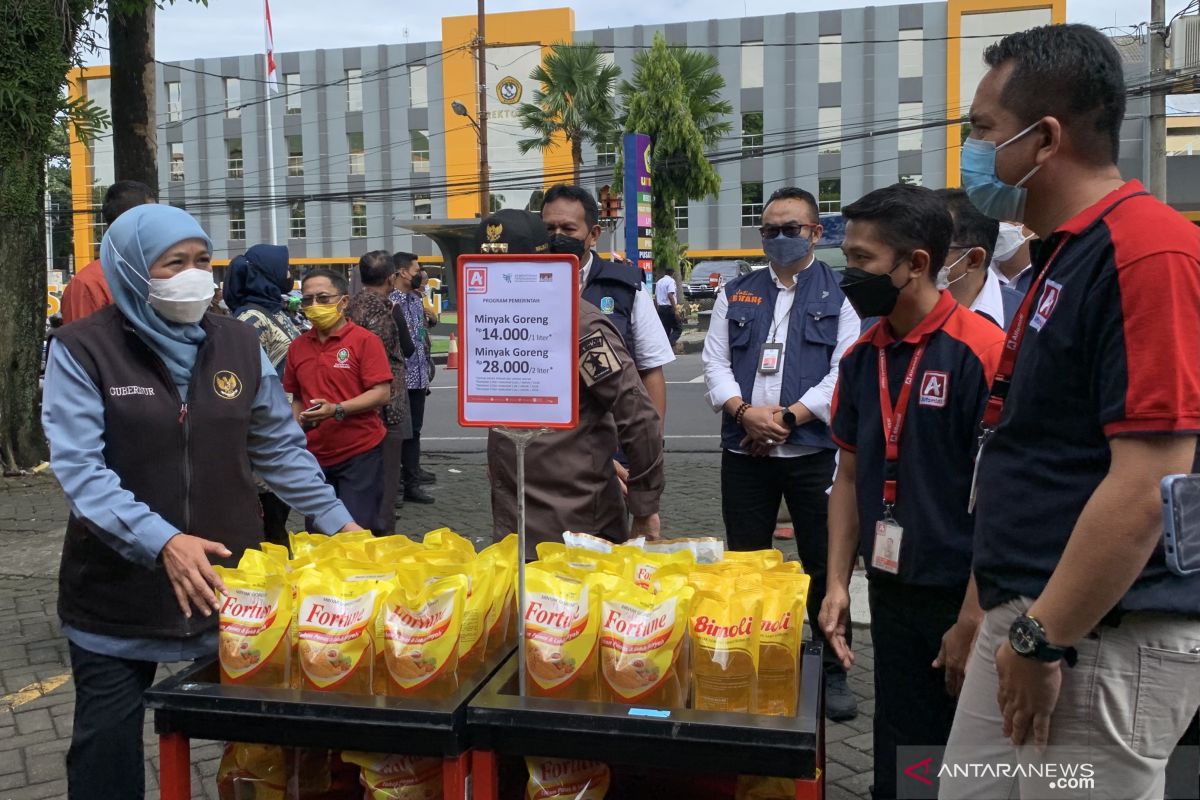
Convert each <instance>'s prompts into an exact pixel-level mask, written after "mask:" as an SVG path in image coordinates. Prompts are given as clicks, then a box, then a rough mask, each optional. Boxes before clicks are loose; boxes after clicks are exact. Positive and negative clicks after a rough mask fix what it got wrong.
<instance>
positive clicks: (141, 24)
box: [108, 0, 158, 191]
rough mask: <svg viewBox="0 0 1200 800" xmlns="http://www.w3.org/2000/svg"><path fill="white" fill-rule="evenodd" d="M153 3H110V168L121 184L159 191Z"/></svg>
mask: <svg viewBox="0 0 1200 800" xmlns="http://www.w3.org/2000/svg"><path fill="white" fill-rule="evenodd" d="M154 12H155V0H109V3H108V54H109V64H110V66H111V67H112V78H111V87H112V117H113V128H112V134H113V167H114V174H115V175H116V177H117V180H119V181H141V182H142V183H144V184H146V185H147V186H149V187H151V188H152V189H154V190H155V191H157V190H158V137H157V131H158V125H157V120H156V119H155V116H154V106H155V84H154V79H155V75H156V72H157V70H156V64H155V63H154Z"/></svg>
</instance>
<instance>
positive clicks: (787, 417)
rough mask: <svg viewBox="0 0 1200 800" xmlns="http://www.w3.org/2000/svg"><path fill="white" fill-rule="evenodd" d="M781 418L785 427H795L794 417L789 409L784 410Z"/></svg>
mask: <svg viewBox="0 0 1200 800" xmlns="http://www.w3.org/2000/svg"><path fill="white" fill-rule="evenodd" d="M782 417H783V424H784V425H787V426H788V427H789V428H794V427H796V415H795V414H793V413H792V409H791V408H785V409H784V410H783V415H782Z"/></svg>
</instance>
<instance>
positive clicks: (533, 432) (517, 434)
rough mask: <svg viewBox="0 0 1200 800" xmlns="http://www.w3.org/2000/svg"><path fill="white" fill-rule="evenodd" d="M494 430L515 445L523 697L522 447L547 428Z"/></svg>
mask: <svg viewBox="0 0 1200 800" xmlns="http://www.w3.org/2000/svg"><path fill="white" fill-rule="evenodd" d="M492 430H494V431H495V432H496V433H498V434H500V435H501V436H503V437H504V438H506V439H509V440H510V441H512V443H513V445H514V446H515V447H516V448H517V664H518V665H519V666H518V669H519V670H520V671H519V672H518V673H517V675H518V681H519V683H518V686H519V687H520V694H521V697H524V696H525V448H526V447H528V446H529V443H530V442H531V441H533V440H534V439H536V438H537V437H538V436H541V435H542V434H543V433H548V432H549V431H548V429H547V428H534V429H524V430H522V429H516V430H514V429H512V428H493V429H492Z"/></svg>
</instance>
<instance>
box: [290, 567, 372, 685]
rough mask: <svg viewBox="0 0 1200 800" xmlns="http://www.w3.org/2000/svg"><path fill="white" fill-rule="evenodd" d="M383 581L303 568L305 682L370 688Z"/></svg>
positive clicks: (300, 649)
mask: <svg viewBox="0 0 1200 800" xmlns="http://www.w3.org/2000/svg"><path fill="white" fill-rule="evenodd" d="M385 586H386V585H385ZM379 587H380V585H379V583H378V582H377V581H372V580H360V581H346V580H342V579H341V578H339V577H338V576H336V575H334V574H331V573H328V572H325V571H323V570H321V569H310V570H305V571H304V572H302V573H300V575H299V576H298V577H297V578H296V638H297V643H296V654H297V661H298V662H299V665H300V675H301V686H303V687H304V688H306V689H317V690H321V691H339V692H352V693H357V694H371V676H372V671H373V668H374V659H375V648H374V639H375V637H374V635H373V630H372V628H373V626H374V624H375V613H376V609H377V607H378V604H379V602H380V600H381V597H380V595H381V594H382V592H381V591H380V588H379Z"/></svg>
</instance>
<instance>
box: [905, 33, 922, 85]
mask: <svg viewBox="0 0 1200 800" xmlns="http://www.w3.org/2000/svg"><path fill="white" fill-rule="evenodd" d="M924 38H925V32H924V31H922V30H921V29H920V28H916V29H913V30H907V31H900V77H901V78H919V77H921V75H922V74H923V73H924V72H925V69H924V61H925V42H924V41H922V40H923V39H924Z"/></svg>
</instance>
